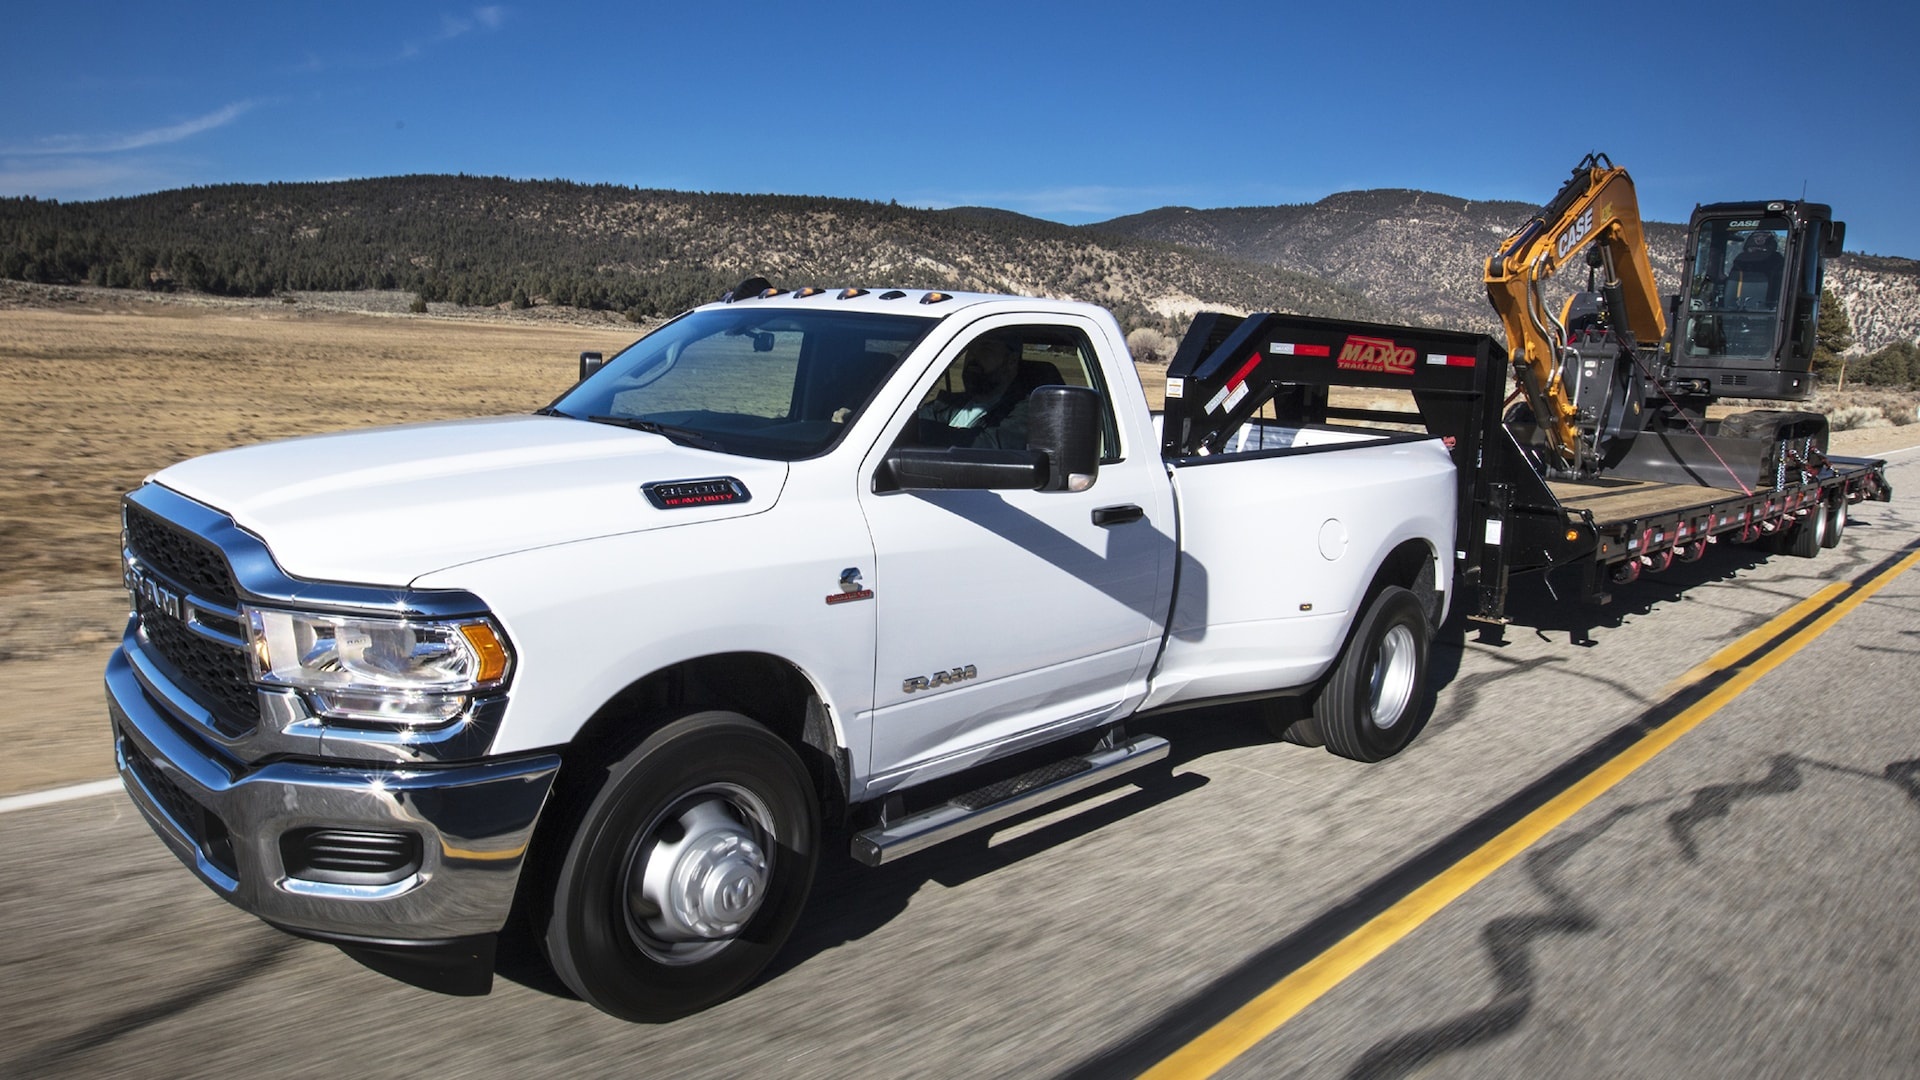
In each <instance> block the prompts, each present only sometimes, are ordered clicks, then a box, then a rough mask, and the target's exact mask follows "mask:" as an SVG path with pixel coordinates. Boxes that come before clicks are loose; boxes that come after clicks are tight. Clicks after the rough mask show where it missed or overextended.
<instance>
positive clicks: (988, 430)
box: [897, 325, 1120, 462]
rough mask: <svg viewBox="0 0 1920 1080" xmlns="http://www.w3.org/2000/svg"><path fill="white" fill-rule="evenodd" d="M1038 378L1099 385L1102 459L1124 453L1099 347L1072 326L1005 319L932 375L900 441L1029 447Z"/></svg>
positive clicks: (1065, 383) (1045, 381) (1113, 458)
mask: <svg viewBox="0 0 1920 1080" xmlns="http://www.w3.org/2000/svg"><path fill="white" fill-rule="evenodd" d="M1041 386H1086V387H1091V388H1092V389H1094V390H1096V391H1098V392H1099V394H1100V399H1101V403H1102V417H1101V443H1100V457H1101V461H1102V462H1112V461H1117V460H1118V459H1119V453H1120V439H1119V425H1118V423H1117V422H1116V421H1115V419H1114V415H1113V403H1112V400H1111V399H1110V398H1109V396H1108V394H1107V388H1106V384H1105V382H1104V381H1103V380H1102V379H1101V377H1100V364H1099V361H1098V359H1097V354H1096V353H1095V352H1094V349H1093V343H1092V342H1091V341H1089V340H1087V335H1086V334H1085V333H1084V332H1082V331H1081V330H1080V329H1079V328H1078V327H1072V326H1045V325H1034V326H1011V327H1001V328H998V329H994V330H988V331H986V332H984V333H982V334H980V335H979V336H978V337H975V338H974V339H973V340H972V341H970V342H968V343H967V345H966V346H965V347H964V348H962V349H961V351H960V353H959V355H957V356H955V357H954V359H953V362H952V363H951V364H949V365H948V366H947V370H946V371H945V372H943V373H942V374H941V376H940V378H939V379H937V380H935V381H934V384H933V387H932V388H931V389H930V390H928V391H927V395H926V396H925V397H924V398H922V399H921V401H920V406H919V408H918V410H917V411H916V412H915V414H914V419H913V420H912V421H911V422H910V423H908V425H907V427H906V430H904V431H903V432H901V435H900V439H899V442H898V444H897V445H901V446H930V447H940V446H972V447H991V448H998V449H1013V450H1024V449H1026V446H1027V398H1028V395H1030V394H1032V393H1033V391H1034V389H1035V388H1037V387H1041Z"/></svg>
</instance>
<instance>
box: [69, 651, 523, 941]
mask: <svg viewBox="0 0 1920 1080" xmlns="http://www.w3.org/2000/svg"><path fill="white" fill-rule="evenodd" d="M106 687H107V705H108V709H109V711H110V713H111V714H112V719H113V728H114V752H115V759H116V761H117V763H118V766H119V770H120V779H121V781H122V782H123V783H124V784H125V785H126V788H127V792H128V794H129V795H131V796H132V798H133V801H134V804H135V805H136V806H138V807H139V808H140V811H141V813H142V814H144V815H145V816H146V818H147V822H148V824H150V825H152V826H153V829H154V831H155V832H156V833H158V834H159V835H160V838H161V839H162V840H163V841H165V842H166V844H167V846H168V847H169V848H171V849H172V850H173V853H174V854H175V855H177V856H178V857H179V858H180V860H181V861H182V862H184V863H186V864H187V866H188V867H189V868H191V869H192V870H193V872H194V873H195V874H196V875H198V876H199V878H200V880H202V881H204V882H206V884H207V885H208V886H209V887H211V888H212V889H213V890H214V891H215V892H217V893H219V894H220V895H221V896H222V897H224V898H225V899H226V900H228V901H229V902H230V903H232V904H234V905H235V906H237V907H239V908H241V909H242V910H244V911H247V912H250V913H252V914H254V915H257V916H259V917H260V918H262V919H264V920H266V921H267V922H270V923H273V924H274V925H276V926H280V927H283V928H285V929H288V930H292V931H294V932H296V933H301V934H307V935H310V936H315V937H322V938H338V939H353V940H380V941H388V942H394V943H401V942H430V941H445V940H447V939H452V938H461V937H470V936H474V935H481V934H491V933H494V932H496V931H498V930H499V929H500V928H501V927H502V926H503V925H504V924H505V922H506V918H507V912H508V909H509V908H510V907H511V906H512V903H513V895H514V890H515V888H516V886H517V884H518V882H519V878H520V871H521V868H522V866H523V865H524V863H525V861H526V855H527V849H528V845H529V843H530V841H531V839H532V835H533V828H534V823H535V821H536V820H537V819H538V817H539V814H540V810H541V807H542V806H543V805H544V804H545V802H546V798H547V793H548V792H549V790H551V788H552V786H553V780H554V775H555V773H556V772H557V771H558V770H559V767H560V758H559V756H558V755H556V754H534V755H527V756H519V757H513V758H507V759H501V760H490V761H482V762H477V763H474V764H468V765H459V766H447V767H388V766H368V765H348V764H333V763H328V764H311V763H301V762H294V761H276V762H270V763H267V764H261V765H249V764H246V763H243V762H240V761H238V760H236V759H233V758H230V757H228V756H226V755H224V754H220V753H218V752H217V751H213V750H210V749H208V748H207V747H206V746H205V744H204V742H203V741H202V740H200V739H199V738H197V737H195V736H193V735H190V734H187V732H189V731H191V730H193V729H192V727H191V725H190V724H189V723H188V722H187V720H186V717H187V716H188V715H189V714H188V713H187V712H185V711H182V710H184V709H185V708H187V706H188V704H190V703H186V698H185V695H184V694H182V693H180V692H179V691H178V690H177V689H176V688H174V687H172V686H170V685H168V684H167V683H166V682H165V680H164V678H162V677H159V676H157V675H155V674H154V673H153V672H152V671H141V670H136V667H135V665H134V664H133V663H132V662H131V661H130V660H129V658H128V656H127V653H126V650H125V648H124V647H123V648H122V649H119V650H116V651H115V652H114V654H113V657H112V659H110V660H109V661H108V663H107V671H106ZM173 702H180V703H186V704H182V705H178V706H176V705H174V704H172V703H173ZM170 713H172V714H173V715H170ZM316 835H318V836H322V837H324V838H326V839H327V840H328V841H329V842H333V841H336V840H341V839H343V838H344V842H346V843H347V844H348V845H349V846H348V849H347V853H346V856H345V858H344V861H343V859H342V858H339V857H335V858H330V859H328V860H321V861H324V862H325V863H326V865H327V866H329V867H331V868H332V869H325V870H315V869H313V868H312V867H311V866H310V865H308V863H310V862H312V861H314V860H308V859H306V858H305V856H304V855H302V854H300V852H301V851H302V850H304V849H301V848H300V847H299V845H300V844H303V843H305V842H306V841H305V840H303V839H302V838H310V837H313V836H316ZM355 843H360V844H364V845H366V853H367V854H368V855H369V856H370V857H371V858H372V861H374V862H375V863H378V865H379V868H378V872H375V873H369V874H356V873H355V872H352V871H351V870H348V871H344V872H343V871H342V870H340V869H339V868H340V867H341V866H342V865H348V866H351V865H352V863H353V859H354V858H356V857H357V856H358V854H359V853H358V852H357V851H356V850H354V849H353V848H352V847H351V845H352V844H355ZM395 851H398V852H401V854H399V855H393V854H392V852H395ZM290 857H291V858H292V859H293V861H294V863H295V865H294V866H293V867H292V869H290V868H289V858H290ZM382 860H384V861H382Z"/></svg>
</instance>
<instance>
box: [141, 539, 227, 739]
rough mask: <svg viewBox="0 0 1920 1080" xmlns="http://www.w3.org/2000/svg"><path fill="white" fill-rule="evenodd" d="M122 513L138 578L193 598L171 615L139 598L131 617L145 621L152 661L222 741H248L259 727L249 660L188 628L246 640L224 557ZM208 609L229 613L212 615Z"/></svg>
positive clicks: (146, 594)
mask: <svg viewBox="0 0 1920 1080" xmlns="http://www.w3.org/2000/svg"><path fill="white" fill-rule="evenodd" d="M125 506H126V510H125V512H126V524H127V550H128V552H129V553H131V554H132V556H133V558H134V560H135V561H136V563H137V564H138V570H139V572H140V573H141V574H143V575H146V576H147V577H148V578H155V579H159V580H160V581H162V582H164V583H165V584H166V585H167V586H168V587H169V589H170V590H173V591H177V592H184V593H185V594H187V597H189V599H187V600H184V601H183V600H180V599H178V598H176V599H174V600H172V601H170V604H171V606H172V608H173V610H167V609H164V608H162V607H160V606H158V605H157V604H156V602H155V598H154V596H153V595H152V594H151V593H150V591H148V590H144V589H135V590H134V595H133V606H134V611H135V613H136V614H138V615H139V617H140V629H141V632H142V637H143V640H144V641H145V643H146V644H147V646H148V647H149V648H148V650H147V652H148V655H149V656H150V657H152V658H153V659H154V660H156V661H158V662H159V663H160V664H161V665H162V666H163V667H165V668H166V669H167V673H168V675H169V676H171V677H172V678H173V679H174V681H175V682H177V683H178V684H179V686H180V689H181V690H183V691H185V692H186V693H187V694H188V695H189V696H190V697H192V698H193V700H194V701H196V702H198V703H199V704H200V706H201V707H202V708H204V709H206V710H207V712H208V713H209V714H210V715H211V716H212V717H213V723H214V727H215V728H216V729H217V730H218V731H219V732H220V733H221V734H222V735H226V736H228V737H238V736H241V735H245V734H246V733H248V732H250V731H252V730H253V729H254V727H255V726H257V725H258V724H259V722H260V706H259V703H258V701H256V699H255V695H254V688H253V682H252V674H251V672H250V671H249V670H248V668H247V657H246V653H245V652H243V651H242V650H241V649H239V648H237V647H235V646H234V645H233V644H229V643H228V642H222V641H217V640H214V639H213V638H211V637H208V636H207V635H206V634H203V633H199V632H197V631H196V630H195V629H194V627H192V626H189V625H188V622H187V620H189V619H190V620H192V621H193V622H194V623H197V624H198V626H199V627H200V628H201V629H204V630H208V631H212V632H213V633H216V634H220V635H224V636H226V637H227V638H229V639H234V640H241V639H244V638H245V636H246V631H245V628H244V627H243V626H242V625H241V623H240V621H239V619H238V618H236V617H235V616H236V615H237V614H238V608H239V597H238V590H237V589H235V587H234V584H233V575H232V573H231V572H230V571H229V570H228V569H227V561H226V558H225V556H223V555H222V554H221V553H220V549H219V548H217V547H215V546H214V545H213V544H212V543H210V542H208V541H207V540H205V539H202V538H201V537H199V536H196V535H194V534H193V533H191V532H188V531H187V530H185V529H182V528H180V527H179V526H178V525H175V524H173V523H172V522H169V521H167V520H165V519H163V518H160V517H157V516H155V515H154V514H152V513H150V512H148V511H146V510H144V509H142V508H140V507H139V506H136V505H134V504H132V503H127V504H125ZM210 604H212V605H219V606H220V607H224V608H226V609H227V610H226V611H225V612H219V611H214V610H210V609H209V607H208V605H210Z"/></svg>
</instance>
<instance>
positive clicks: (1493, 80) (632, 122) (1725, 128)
mask: <svg viewBox="0 0 1920 1080" xmlns="http://www.w3.org/2000/svg"><path fill="white" fill-rule="evenodd" d="M1917 11H1920V8H1916V6H1915V5H1912V4H1910V3H1905V2H1900V3H1896V2H1893V0H1882V2H1879V3H1857V2H1852V0H1828V2H1825V3H1821V4H1818V5H1812V4H1787V3H1772V2H1754V3H1749V4H1746V5H1744V6H1742V5H1737V4H1700V3H1694V2H1691V0H1669V2H1666V3H1658V4H1652V3H1641V2H1638V0H1623V2H1619V3H1612V4H1562V3H1555V2H1552V0H1533V2H1508V0H1491V2H1485V3H1479V4H1473V5H1461V6H1460V7H1459V8H1458V9H1457V10H1455V9H1451V6H1449V5H1436V4H1431V3H1411V2H1403V0H1394V2H1386V3H1366V2H1363V0H1353V2H1349V3H1345V4H1331V3H1313V4H1304V3H1212V2H1207V0H1187V2H1170V0H1159V2H1157V3H1152V4H1147V3H1132V2H1126V0H1115V2H1108V3H1100V4H1092V3H1078V2H1063V3H1048V2H1046V0H1026V2H1024V3H1001V2H997V0H976V2H971V3H936V4H884V3H860V4H832V3H824V2H816V3H798V2H796V3H778V2H775V3H766V2H761V3H740V4H703V3H684V2H683V3H676V4H656V3H646V2H639V3H625V4H621V3H579V4H565V3H553V4H541V5H535V4H532V3H528V2H507V3H501V4H488V5H482V6H475V5H472V4H465V5H452V4H434V3H410V2H404V0H396V2H387V3H378V4H372V3H357V2H353V0H341V2H331V3H305V2H289V0H276V2H272V3H261V2H259V0H251V2H248V3H244V4H227V3H200V4H192V3H182V4H153V3H145V4H131V3H127V4H117V3H116V4H108V3H93V2H87V0H66V2H62V3H52V4H48V3H27V2H24V0H8V2H7V4H6V9H5V12H4V20H3V21H0V26H5V27H6V32H5V41H6V47H5V52H6V56H7V63H6V65H5V67H4V69H0V86H4V87H5V89H6V91H7V95H6V96H7V100H8V102H9V103H10V106H11V107H10V108H8V109H6V110H4V111H0V195H35V196H39V197H42V198H57V199H61V200H68V201H72V200H85V199H96V198H105V197H111V196H117V195H133V194H141V193H145V192H151V191H160V190H165V189H169V188H177V187H184V186H189V185H197V184H217V183H228V182H241V183H247V182H264V181H276V180H277V181H305V180H330V179H341V178H349V177H366V176H386V175H394V174H401V173H450V172H465V173H470V174H484V175H501V176H511V177H522V178H561V179H567V180H577V181H583V182H607V183H614V184H624V185H632V186H636V187H658V188H675V189H681V190H692V191H724V192H780V193H790V194H809V195H830V196H845V197H851V198H863V199H878V200H888V199H894V200H898V201H900V202H901V203H904V204H908V205H914V206H930V207H945V206H957V205H988V206H997V207H1002V208H1005V209H1008V210H1016V211H1019V212H1022V213H1026V214H1032V215H1035V216H1039V217H1046V218H1052V219H1054V220H1058V221H1065V222H1070V223H1083V222H1088V221H1098V220H1102V219H1105V218H1109V217H1114V216H1117V215H1120V214H1127V213H1134V212H1137V211H1141V210H1148V209H1152V208H1154V207H1159V206H1169V205H1183V206H1196V207H1217V206H1250V205H1271V204H1276V203H1298V202H1310V201H1313V200H1316V199H1319V198H1322V197H1324V196H1326V195H1329V194H1331V193H1334V192H1337V191H1346V190H1354V189H1360V188H1383V187H1394V188H1420V189H1424V190H1428V191H1440V192H1445V193H1447V194H1451V195H1459V196H1463V197H1466V198H1475V199H1517V200H1520V201H1523V202H1529V203H1541V202H1544V201H1545V200H1546V199H1547V198H1549V197H1550V196H1551V195H1552V194H1553V192H1554V191H1555V190H1556V189H1557V188H1558V186H1559V184H1560V182H1561V181H1562V180H1563V179H1564V178H1565V177H1566V175H1567V173H1568V171H1569V170H1570V169H1571V168H1572V167H1573V165H1574V164H1575V163H1576V162H1577V161H1579V159H1580V157H1581V156H1582V155H1583V154H1585V153H1587V152H1588V151H1590V150H1599V151H1603V152H1605V153H1607V154H1609V155H1610V156H1611V157H1612V159H1613V160H1614V162H1615V163H1617V164H1620V165H1624V166H1626V167H1627V168H1628V169H1629V170H1631V171H1632V173H1633V176H1634V179H1635V181H1636V183H1637V185H1638V187H1639V191H1640V197H1641V205H1642V212H1643V214H1644V215H1645V216H1646V217H1648V218H1651V219H1654V220H1661V221H1684V220H1685V218H1686V215H1687V214H1688V212H1689V211H1690V210H1691V209H1692V207H1693V205H1694V204H1695V203H1696V202H1714V201H1720V200H1730V199H1747V198H1795V197H1798V196H1800V195H1801V194H1802V193H1803V192H1804V194H1805V195H1806V197H1808V198H1810V199H1814V200H1816V201H1821V202H1827V203H1831V204H1832V205H1833V206H1834V208H1835V212H1836V215H1837V216H1839V217H1841V218H1842V219H1844V220H1846V221H1847V222H1848V244H1847V246H1848V248H1849V249H1850V250H1854V251H1865V252H1869V253H1874V254H1884V255H1901V256H1906V257H1920V214H1916V212H1915V210H1914V200H1913V197H1912V193H1913V192H1914V191H1915V189H1916V187H1920V182H1917V181H1920V79H1916V77H1915V74H1916V73H1915V64H1914V58H1913V50H1914V48H1915V42H1916V41H1920V14H1916V12H1917Z"/></svg>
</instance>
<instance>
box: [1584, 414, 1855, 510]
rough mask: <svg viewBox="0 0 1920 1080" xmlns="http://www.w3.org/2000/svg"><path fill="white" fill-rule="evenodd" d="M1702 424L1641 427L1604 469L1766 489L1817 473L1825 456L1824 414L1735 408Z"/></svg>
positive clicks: (1635, 476)
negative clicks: (1715, 420)
mask: <svg viewBox="0 0 1920 1080" xmlns="http://www.w3.org/2000/svg"><path fill="white" fill-rule="evenodd" d="M1707 426H1708V428H1710V429H1711V432H1710V433H1709V432H1702V431H1696V430H1694V429H1691V428H1679V429H1659V428H1656V429H1652V430H1647V431H1642V432H1641V433H1640V434H1639V437H1638V438H1636V439H1634V440H1633V446H1632V447H1631V448H1630V449H1629V450H1628V451H1627V453H1626V455H1625V456H1624V457H1623V458H1621V460H1620V461H1619V462H1618V463H1617V464H1616V465H1614V467H1613V468H1611V469H1609V470H1607V475H1609V476H1613V477H1617V478H1620V479H1625V480H1652V481H1657V482H1659V483H1663V484H1699V485H1702V486H1704V487H1713V488H1724V489H1726V490H1729V491H1746V492H1753V491H1768V490H1771V489H1774V488H1778V487H1782V486H1785V485H1786V484H1790V483H1798V482H1800V481H1802V480H1804V479H1805V478H1807V477H1809V476H1812V475H1814V474H1816V473H1818V472H1819V471H1820V469H1821V467H1822V464H1823V463H1824V461H1825V459H1826V453H1827V418H1826V417H1825V416H1822V415H1821V414H1819V413H1816V412H1801V411H1794V410H1771V409H1770V410H1760V411H1755V412H1746V413H1735V414H1734V415H1732V416H1729V417H1727V418H1726V419H1724V420H1721V421H1720V422H1719V423H1718V424H1709V425H1707Z"/></svg>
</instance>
